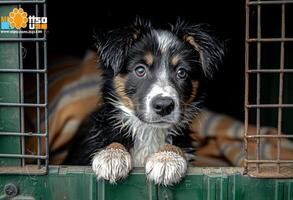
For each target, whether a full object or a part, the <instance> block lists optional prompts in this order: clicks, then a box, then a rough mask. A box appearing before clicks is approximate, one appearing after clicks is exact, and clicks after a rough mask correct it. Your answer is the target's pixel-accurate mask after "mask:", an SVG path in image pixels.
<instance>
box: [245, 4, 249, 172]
mask: <svg viewBox="0 0 293 200" xmlns="http://www.w3.org/2000/svg"><path fill="white" fill-rule="evenodd" d="M248 3H249V0H246V2H245V94H244V104H245V105H244V139H245V140H244V149H245V161H244V165H245V166H244V174H247V172H248V165H247V159H248V144H247V143H248V141H247V131H248V107H247V105H248V104H249V102H248V97H249V96H248V94H249V82H248V81H249V73H248V70H249V67H248V65H249V42H248V39H249V5H248Z"/></svg>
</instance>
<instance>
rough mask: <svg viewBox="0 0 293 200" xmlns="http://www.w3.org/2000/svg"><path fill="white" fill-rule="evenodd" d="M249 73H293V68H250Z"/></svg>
mask: <svg viewBox="0 0 293 200" xmlns="http://www.w3.org/2000/svg"><path fill="white" fill-rule="evenodd" d="M247 72H248V73H293V69H250V70H248V71H247Z"/></svg>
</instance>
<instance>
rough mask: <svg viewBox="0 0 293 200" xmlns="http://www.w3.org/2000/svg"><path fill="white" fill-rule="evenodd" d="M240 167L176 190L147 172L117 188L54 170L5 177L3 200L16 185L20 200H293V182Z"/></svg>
mask: <svg viewBox="0 0 293 200" xmlns="http://www.w3.org/2000/svg"><path fill="white" fill-rule="evenodd" d="M241 173H242V169H241V168H191V169H189V172H188V175H187V176H186V177H185V178H184V179H183V180H182V181H181V182H180V183H179V184H177V185H175V186H171V187H163V186H156V185H154V184H151V183H148V182H147V181H146V178H145V175H144V173H143V170H142V169H139V170H134V172H132V173H131V174H130V175H129V177H128V178H127V179H126V180H124V181H120V182H119V183H117V184H116V185H111V184H109V183H108V182H107V181H96V178H95V175H94V173H93V172H92V170H91V169H90V168H89V167H66V166H51V167H50V170H49V174H48V175H47V176H25V175H23V176H19V175H18V176H17V175H1V176H0V200H3V199H7V198H6V197H5V195H4V193H3V188H4V186H5V185H6V184H8V183H14V184H15V185H16V186H17V187H18V189H19V194H18V196H17V197H16V198H15V200H16V199H18V200H19V199H27V200H28V199H42V200H44V199H53V200H59V199H70V200H75V199H76V200H91V199H98V200H104V199H105V200H108V199H109V200H110V199H111V200H119V199H121V200H126V199H127V200H132V199H135V200H137V199H142V200H143V199H152V200H156V199H160V200H161V199H162V200H163V199H164V200H165V199H168V200H172V199H183V200H185V199H186V200H193V199H194V200H254V199H256V200H277V199H278V200H292V199H293V180H292V179H256V178H249V177H247V176H243V175H241Z"/></svg>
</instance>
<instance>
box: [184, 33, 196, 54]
mask: <svg viewBox="0 0 293 200" xmlns="http://www.w3.org/2000/svg"><path fill="white" fill-rule="evenodd" d="M183 40H185V41H186V42H188V43H189V44H191V45H192V46H193V47H194V48H195V49H196V50H197V51H200V47H199V45H198V44H197V43H196V42H195V41H194V38H193V37H192V36H190V35H185V36H183Z"/></svg>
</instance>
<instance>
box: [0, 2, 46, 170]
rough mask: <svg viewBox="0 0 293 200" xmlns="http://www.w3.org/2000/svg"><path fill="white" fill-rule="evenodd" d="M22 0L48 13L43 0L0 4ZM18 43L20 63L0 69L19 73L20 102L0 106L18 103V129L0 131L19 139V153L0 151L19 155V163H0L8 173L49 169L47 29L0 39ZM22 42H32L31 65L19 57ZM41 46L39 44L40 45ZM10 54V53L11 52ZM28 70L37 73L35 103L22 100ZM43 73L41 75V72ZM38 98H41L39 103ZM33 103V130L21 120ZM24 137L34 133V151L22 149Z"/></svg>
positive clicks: (7, 155)
mask: <svg viewBox="0 0 293 200" xmlns="http://www.w3.org/2000/svg"><path fill="white" fill-rule="evenodd" d="M22 4H32V6H34V10H35V15H36V16H39V11H40V9H42V12H43V13H42V14H43V16H44V17H46V16H47V7H46V1H44V0H36V1H32V0H31V1H28V0H27V1H26V0H24V1H23V0H22V1H21V0H19V1H0V6H1V5H15V6H16V7H21V5H22ZM2 42H3V43H4V42H5V43H17V44H18V45H19V48H18V49H19V51H18V55H15V56H18V59H19V60H20V65H19V67H18V69H0V73H4V74H9V73H15V74H18V75H19V91H20V102H19V103H12V102H1V103H0V107H12V108H15V107H18V108H19V109H20V132H0V137H1V136H13V137H19V138H20V141H21V145H20V146H21V153H20V154H17V153H16V154H0V158H1V157H2V158H11V159H21V166H0V173H6V174H7V173H11V174H35V175H37V174H46V173H47V172H48V165H49V145H48V89H47V86H48V79H47V36H46V31H44V33H42V34H41V35H40V34H39V33H38V34H34V35H33V37H32V38H24V37H22V35H20V34H19V35H18V38H0V44H1V43H2ZM24 42H30V43H33V44H34V45H35V47H34V48H35V52H36V54H35V58H36V60H35V61H36V66H34V67H33V68H32V69H24V66H23V58H22V44H23V43H24ZM40 46H41V47H40ZM41 54H43V55H42V59H41V58H40V57H41ZM11 56H13V55H11ZM27 73H32V74H36V103H25V102H24V80H23V79H24V76H25V75H26V74H27ZM40 74H42V75H43V76H40ZM41 82H43V85H44V87H43V90H44V91H43V93H42V94H43V96H42V95H41V89H40V88H41V87H40V84H41ZM41 98H42V99H44V102H43V103H41ZM26 107H32V108H35V109H36V120H37V121H36V130H35V131H34V132H33V133H31V132H25V124H24V108H26ZM40 109H44V113H43V114H41V111H40ZM41 117H44V120H45V121H44V124H45V128H44V129H45V130H44V131H43V132H42V131H41V128H40V123H41V121H40V119H41ZM26 137H37V154H36V155H32V154H26V152H25V139H26ZM42 138H45V152H41V145H42V144H41V139H42ZM28 158H29V159H33V160H34V161H36V165H28V164H27V162H26V159H28Z"/></svg>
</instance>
